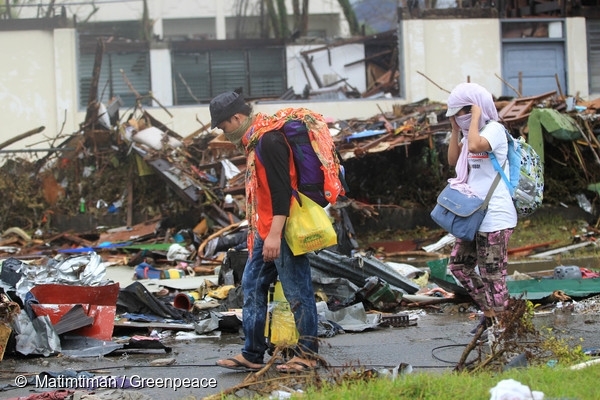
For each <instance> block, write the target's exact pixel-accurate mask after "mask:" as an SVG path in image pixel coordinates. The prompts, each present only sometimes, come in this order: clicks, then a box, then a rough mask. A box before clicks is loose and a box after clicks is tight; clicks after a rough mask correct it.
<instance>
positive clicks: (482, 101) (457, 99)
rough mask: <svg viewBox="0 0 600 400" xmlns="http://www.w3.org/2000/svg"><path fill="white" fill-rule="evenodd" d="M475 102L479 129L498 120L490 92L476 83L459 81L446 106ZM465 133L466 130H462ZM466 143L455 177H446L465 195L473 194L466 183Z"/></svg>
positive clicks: (459, 105) (465, 104) (462, 105)
mask: <svg viewBox="0 0 600 400" xmlns="http://www.w3.org/2000/svg"><path fill="white" fill-rule="evenodd" d="M473 104H476V105H477V106H479V108H481V118H480V119H479V129H481V128H483V127H484V126H485V124H486V122H488V121H490V120H493V121H497V120H498V110H497V109H496V105H495V104H494V98H493V97H492V94H491V93H490V92H488V91H487V90H486V89H485V88H484V87H483V86H481V85H478V84H476V83H468V82H466V83H461V84H459V85H458V86H456V87H455V88H454V89H453V90H452V92H451V93H450V96H449V97H448V108H449V109H450V108H462V107H465V106H469V105H473ZM464 133H465V134H466V132H464ZM467 147H468V146H467V144H466V143H465V145H463V147H462V150H461V153H460V155H459V157H458V161H457V163H456V177H455V178H450V179H448V182H449V183H450V186H451V187H452V188H454V189H456V190H459V191H461V192H462V193H465V194H467V195H472V196H474V195H475V192H474V191H473V190H472V189H471V188H470V186H469V185H468V184H467V175H468V173H469V172H468V165H467V156H468V152H469V151H468V150H467Z"/></svg>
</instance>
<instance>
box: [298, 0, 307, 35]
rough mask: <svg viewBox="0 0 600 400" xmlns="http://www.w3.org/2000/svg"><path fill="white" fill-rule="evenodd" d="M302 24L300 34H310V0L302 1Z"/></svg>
mask: <svg viewBox="0 0 600 400" xmlns="http://www.w3.org/2000/svg"><path fill="white" fill-rule="evenodd" d="M301 21H302V22H301V24H300V34H301V36H306V35H307V34H308V0H303V1H302V18H301Z"/></svg>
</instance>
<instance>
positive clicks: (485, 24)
mask: <svg viewBox="0 0 600 400" xmlns="http://www.w3.org/2000/svg"><path fill="white" fill-rule="evenodd" d="M403 25H404V27H403V37H404V50H405V53H404V61H405V64H406V74H405V79H406V97H407V98H408V99H412V100H414V101H416V100H420V99H424V98H428V99H430V100H433V101H446V99H447V98H448V92H446V91H451V90H452V89H453V88H454V86H456V85H458V84H459V83H461V82H467V80H470V82H476V83H479V84H480V85H482V86H484V87H485V88H487V89H488V90H489V91H490V92H491V93H493V94H497V95H500V94H501V92H502V82H501V81H500V79H498V78H496V76H495V75H494V74H497V75H498V76H501V74H502V63H501V47H500V46H501V41H500V21H499V20H498V19H461V20H454V21H448V20H418V19H414V20H405V21H403ZM430 80H431V81H432V82H433V83H432V82H431V81H430ZM436 85H438V86H440V87H441V89H440V88H438V86H436Z"/></svg>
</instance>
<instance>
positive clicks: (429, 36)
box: [0, 18, 588, 149]
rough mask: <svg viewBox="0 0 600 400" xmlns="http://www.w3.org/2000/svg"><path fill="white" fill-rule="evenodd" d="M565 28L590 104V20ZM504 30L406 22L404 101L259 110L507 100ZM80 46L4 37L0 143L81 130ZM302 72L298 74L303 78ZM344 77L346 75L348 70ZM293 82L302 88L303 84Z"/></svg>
mask: <svg viewBox="0 0 600 400" xmlns="http://www.w3.org/2000/svg"><path fill="white" fill-rule="evenodd" d="M565 29H566V37H567V41H566V62H567V66H568V86H569V93H570V94H575V93H577V92H578V93H579V95H580V96H581V97H583V98H584V99H585V98H588V80H587V76H588V73H587V58H586V51H585V46H586V40H585V37H586V35H585V19H583V18H570V19H568V20H567V23H566V28H565ZM499 32H500V28H499V21H498V20H496V19H473V20H455V21H450V20H444V21H443V24H442V23H441V22H440V21H436V20H408V21H404V27H403V37H404V41H403V47H404V61H405V69H404V70H403V71H402V73H403V79H404V82H405V88H406V98H405V99H400V98H391V99H388V98H378V99H373V100H368V99H357V100H340V101H320V102H316V101H311V102H293V103H289V102H286V103H285V104H282V103H280V102H259V103H257V104H256V105H255V109H256V110H257V111H264V112H272V111H275V110H277V109H278V108H280V107H282V106H283V105H285V106H286V107H287V106H305V107H310V108H313V109H315V110H317V111H319V112H321V113H322V114H324V115H325V116H329V117H332V118H335V119H350V118H359V119H366V118H370V117H372V116H374V115H376V114H378V113H380V110H383V111H385V112H391V111H392V109H393V106H394V105H395V104H402V103H406V102H413V101H418V100H421V99H424V98H428V99H429V100H430V101H439V102H445V100H446V99H447V97H448V93H447V92H446V90H447V91H449V90H451V89H452V88H453V87H454V86H455V85H456V84H458V83H460V82H464V81H466V80H467V79H470V81H472V82H477V83H480V84H482V85H483V86H485V87H486V88H488V89H489V90H490V91H491V92H492V93H494V94H500V93H501V85H502V82H501V80H500V79H499V78H498V77H496V75H498V76H500V75H501V44H500V43H501V41H500V33H499ZM76 42H77V41H76V34H75V30H74V29H55V30H53V31H52V30H48V31H0V54H2V55H3V63H1V64H0V120H1V121H2V125H0V126H1V128H0V143H2V142H5V141H6V140H8V139H10V138H12V137H14V136H16V135H19V134H21V133H23V132H26V131H29V130H31V129H34V128H37V127H39V126H45V127H46V130H45V131H44V135H46V136H48V137H51V138H54V137H56V136H57V135H58V134H59V133H63V134H71V133H73V132H76V131H78V129H79V124H80V123H81V122H83V120H84V118H85V110H81V109H79V108H78V85H77V43H76ZM292 54H297V53H292ZM294 57H295V56H294ZM151 59H152V62H153V63H156V64H155V65H153V66H152V68H151V70H152V80H153V91H154V95H155V97H156V98H157V99H158V100H159V101H161V103H163V104H169V103H170V101H169V96H170V95H171V94H170V91H169V89H168V87H165V86H164V84H165V82H167V81H169V80H170V79H169V78H167V79H165V77H164V76H168V75H169V72H168V71H169V70H170V68H169V65H167V64H168V62H167V61H166V60H167V59H168V51H167V50H165V49H157V50H153V55H152V56H151ZM349 61H350V60H349ZM344 62H346V61H344ZM297 72H298V71H296V72H295V73H294V74H293V75H294V76H296V77H297ZM163 75H164V76H163ZM340 75H342V76H344V75H345V72H342V73H340ZM358 75H360V73H359V74H358ZM427 78H429V79H431V81H433V82H434V83H435V84H434V83H432V82H430V81H429V80H428V79H427ZM160 82H162V84H159V83H160ZM289 83H290V84H294V85H296V84H299V83H297V79H296V78H294V79H293V82H289ZM436 85H439V86H440V87H441V89H440V88H438V87H437V86H436ZM563 90H564V88H563ZM150 111H151V113H152V114H153V115H154V116H155V117H156V118H158V119H159V120H161V121H162V122H163V123H165V124H167V125H168V126H169V127H170V128H171V129H173V130H174V131H175V132H178V133H179V134H181V135H182V136H187V135H189V134H191V133H193V132H195V131H197V130H198V129H200V128H201V124H200V123H199V122H198V121H201V122H202V123H204V124H209V122H210V116H209V112H208V106H207V105H201V106H178V107H169V111H170V113H171V114H172V115H173V117H172V118H171V117H170V116H169V115H168V114H167V113H166V112H165V111H164V110H162V109H160V108H154V109H151V110H150ZM41 139H42V137H41V136H40V135H37V136H34V137H32V138H30V139H28V140H24V141H20V142H18V143H16V144H14V145H12V146H11V147H10V148H11V149H24V148H26V146H27V145H29V144H31V143H38V142H40V140H41ZM58 143H60V141H58ZM48 144H49V143H45V144H39V145H38V147H47V145H48Z"/></svg>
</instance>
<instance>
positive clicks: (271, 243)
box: [263, 215, 287, 262]
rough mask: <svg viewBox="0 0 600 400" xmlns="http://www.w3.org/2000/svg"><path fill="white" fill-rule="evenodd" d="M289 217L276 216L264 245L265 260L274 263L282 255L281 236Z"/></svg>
mask: <svg viewBox="0 0 600 400" xmlns="http://www.w3.org/2000/svg"><path fill="white" fill-rule="evenodd" d="M286 219H287V217H286V216H285V215H274V216H273V221H272V222H271V230H270V231H269V234H268V235H267V237H266V238H265V243H264V244H263V260H264V261H265V262H270V261H274V260H275V259H276V258H278V257H279V254H280V253H281V236H282V232H283V227H284V226H285V221H286Z"/></svg>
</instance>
